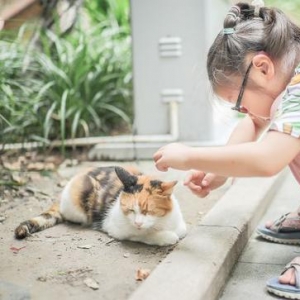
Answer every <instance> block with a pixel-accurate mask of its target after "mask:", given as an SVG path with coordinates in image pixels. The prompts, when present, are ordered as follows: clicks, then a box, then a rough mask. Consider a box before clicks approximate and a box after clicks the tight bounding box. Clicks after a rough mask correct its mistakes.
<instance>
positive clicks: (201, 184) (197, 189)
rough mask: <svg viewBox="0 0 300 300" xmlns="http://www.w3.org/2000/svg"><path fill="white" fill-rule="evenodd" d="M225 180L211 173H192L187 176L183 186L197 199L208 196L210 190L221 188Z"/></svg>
mask: <svg viewBox="0 0 300 300" xmlns="http://www.w3.org/2000/svg"><path fill="white" fill-rule="evenodd" d="M226 180H227V178H226V177H223V176H217V175H215V174H212V173H207V174H206V173H204V172H202V171H192V172H191V173H190V174H188V176H187V178H186V180H185V181H184V185H186V186H187V187H188V188H189V189H190V190H191V191H192V193H193V194H195V195H196V196H198V197H201V198H204V197H206V196H207V195H209V193H210V191H211V190H214V189H216V188H218V187H220V186H222V185H223V184H224V183H225V182H226Z"/></svg>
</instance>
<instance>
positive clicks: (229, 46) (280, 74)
mask: <svg viewBox="0 0 300 300" xmlns="http://www.w3.org/2000/svg"><path fill="white" fill-rule="evenodd" d="M261 2H262V1H253V4H252V5H249V4H247V3H238V4H237V5H235V6H233V7H232V8H231V9H230V10H229V12H228V14H227V16H226V17H225V20H224V29H223V30H222V31H221V32H220V33H219V34H218V36H217V37H216V39H215V41H214V43H213V45H212V46H211V48H210V50H209V53H208V59H207V71H208V77H209V80H210V82H211V85H212V88H213V91H214V92H215V94H216V95H218V96H219V97H221V98H223V99H224V100H226V101H228V102H230V103H232V104H233V107H232V109H234V110H236V111H238V112H241V113H245V114H246V115H245V117H244V118H243V119H242V120H241V121H240V122H239V124H238V126H237V127H236V128H235V130H234V131H233V132H232V134H231V136H230V138H229V141H228V143H227V145H226V146H224V147H205V148H192V147H188V146H185V145H182V144H179V143H173V144H169V145H166V146H164V147H162V148H161V149H159V150H158V151H157V152H156V153H155V154H154V161H155V163H156V167H157V168H158V169H159V170H161V171H167V170H168V168H174V169H179V170H190V169H194V170H197V171H193V172H192V173H191V175H190V176H189V178H187V180H186V182H185V184H186V185H187V186H188V187H189V188H190V190H191V191H192V192H193V193H195V194H197V195H199V196H200V197H204V196H206V195H207V194H208V193H209V192H210V190H212V189H215V188H217V187H219V186H221V185H222V184H224V183H225V181H226V178H227V177H232V176H233V177H249V176H255V177H256V176H272V175H274V174H277V173H278V172H280V171H281V170H282V169H283V168H284V167H286V166H287V165H289V166H290V169H291V171H292V172H293V174H294V175H295V177H296V179H297V180H298V182H299V183H300V139H299V137H300V28H299V27H297V26H296V25H295V24H293V23H292V22H291V21H290V20H289V19H288V18H287V17H286V16H285V15H284V14H283V13H282V12H281V11H280V10H278V9H275V8H274V9H272V8H267V7H263V3H261ZM265 130H267V132H266V133H263V132H264V131H265ZM262 133H263V136H262V137H261V138H260V140H259V142H257V139H258V137H260V135H261V134H262ZM295 217H296V218H295ZM291 227H292V228H296V229H295V230H294V232H293V230H292V231H291ZM285 228H288V229H289V230H288V231H285V230H284V229H285ZM259 233H260V234H261V235H262V236H264V237H265V238H269V239H271V240H273V241H277V242H284V239H289V240H290V239H292V238H296V239H295V242H298V243H300V217H299V215H298V213H291V214H288V215H285V216H284V217H283V218H281V219H280V220H278V221H276V222H274V223H270V222H269V223H268V224H266V226H265V227H264V228H260V229H259ZM297 234H298V235H297ZM274 236H275V237H274ZM270 237H271V238H270ZM272 237H273V239H272ZM298 275H299V276H298ZM297 277H298V278H299V279H300V257H298V258H296V259H295V260H294V261H293V262H292V263H291V264H289V265H288V267H287V269H286V270H285V272H284V273H283V274H282V275H281V276H280V277H279V278H276V279H272V280H270V281H269V282H268V284H267V287H268V290H269V291H270V292H272V293H275V294H277V295H280V296H283V297H287V298H290V299H300V286H299V285H300V282H296V281H297V280H296V278H297ZM299 281H300V280H299Z"/></svg>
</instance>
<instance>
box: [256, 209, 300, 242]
mask: <svg viewBox="0 0 300 300" xmlns="http://www.w3.org/2000/svg"><path fill="white" fill-rule="evenodd" d="M257 233H258V235H259V236H261V237H262V238H264V239H266V240H269V241H271V242H275V243H280V244H300V216H299V213H298V212H292V213H287V214H285V215H283V216H281V217H280V218H279V219H278V220H276V221H273V222H267V223H266V224H265V225H263V226H259V227H258V228H257Z"/></svg>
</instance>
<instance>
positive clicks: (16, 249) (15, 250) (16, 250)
mask: <svg viewBox="0 0 300 300" xmlns="http://www.w3.org/2000/svg"><path fill="white" fill-rule="evenodd" d="M24 248H26V246H23V247H21V248H17V247H13V246H11V247H10V250H11V251H12V252H13V253H15V254H18V253H19V251H20V250H22V249H24Z"/></svg>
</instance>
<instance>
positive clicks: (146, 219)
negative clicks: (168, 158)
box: [15, 167, 186, 246]
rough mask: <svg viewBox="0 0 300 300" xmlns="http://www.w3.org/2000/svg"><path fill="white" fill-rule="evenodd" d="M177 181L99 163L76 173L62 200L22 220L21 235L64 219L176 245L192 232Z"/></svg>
mask: <svg viewBox="0 0 300 300" xmlns="http://www.w3.org/2000/svg"><path fill="white" fill-rule="evenodd" d="M176 183H177V181H170V182H164V181H161V180H158V179H155V178H151V177H150V176H147V175H143V174H141V173H138V172H137V171H136V170H132V169H131V170H129V169H128V170H125V169H124V168H121V167H99V168H95V169H93V170H90V171H88V172H86V173H83V174H80V175H76V176H74V177H73V178H72V179H71V180H70V181H69V182H68V183H67V185H66V186H65V188H64V189H63V191H62V195H61V200H60V203H56V204H53V206H52V207H51V208H50V209H49V210H47V211H46V212H44V213H42V214H41V215H39V216H37V217H35V218H32V219H30V220H28V221H25V222H23V223H21V224H20V225H19V226H18V227H17V228H16V229H15V237H16V238H17V239H23V238H25V237H27V236H29V235H30V234H32V233H34V232H37V231H41V230H44V229H46V228H49V227H52V226H54V225H56V224H58V223H62V222H63V221H70V222H74V223H80V224H84V225H90V226H92V227H93V228H94V229H97V230H101V231H103V232H106V233H108V235H110V236H111V237H113V238H115V239H117V240H130V241H137V242H142V243H145V244H149V245H159V246H167V245H173V244H175V243H177V242H178V241H179V239H180V238H183V237H184V236H185V234H186V224H185V222H184V220H183V217H182V213H181V210H180V207H179V204H178V202H177V200H176V198H175V197H174V195H173V194H172V192H173V187H174V186H175V184H176Z"/></svg>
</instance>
